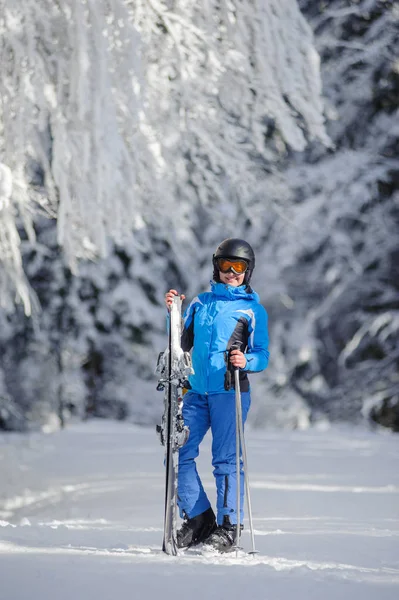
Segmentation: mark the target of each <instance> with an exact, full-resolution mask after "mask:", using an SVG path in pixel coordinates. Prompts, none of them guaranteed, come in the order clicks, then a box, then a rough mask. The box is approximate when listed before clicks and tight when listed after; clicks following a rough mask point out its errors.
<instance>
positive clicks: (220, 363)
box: [181, 281, 269, 394]
mask: <svg viewBox="0 0 399 600" xmlns="http://www.w3.org/2000/svg"><path fill="white" fill-rule="evenodd" d="M181 342H182V348H183V350H184V351H189V350H191V349H192V362H193V368H194V374H193V375H191V376H190V378H189V383H190V386H191V389H192V390H193V391H194V392H197V393H198V394H219V393H224V392H226V393H228V392H227V390H226V389H225V374H226V366H227V364H228V361H227V353H228V350H229V349H230V348H231V347H232V346H234V347H238V348H239V349H240V350H241V351H242V352H244V354H245V358H246V359H247V363H246V366H245V368H244V369H240V389H241V391H248V390H249V382H248V377H247V374H248V373H256V372H259V371H263V369H265V368H266V367H267V364H268V361H269V351H268V345H269V336H268V331H267V313H266V310H265V309H264V308H263V306H262V305H261V304H260V303H259V296H258V294H257V293H256V292H254V291H253V290H252V289H251V288H247V287H246V285H241V286H239V287H234V286H231V285H226V284H224V283H215V282H214V281H212V282H211V291H210V292H204V293H202V294H199V295H198V296H196V297H195V298H194V299H193V300H192V302H191V304H190V306H189V307H188V308H187V310H186V312H185V314H184V328H183V333H182V340H181Z"/></svg>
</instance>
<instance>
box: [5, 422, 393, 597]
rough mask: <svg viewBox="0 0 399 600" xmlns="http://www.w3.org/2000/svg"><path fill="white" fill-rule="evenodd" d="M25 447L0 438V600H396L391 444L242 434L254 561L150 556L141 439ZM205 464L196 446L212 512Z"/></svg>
mask: <svg viewBox="0 0 399 600" xmlns="http://www.w3.org/2000/svg"><path fill="white" fill-rule="evenodd" d="M24 439H25V438H23V437H21V438H16V440H17V441H16V442H15V440H14V438H10V439H8V438H7V436H0V477H1V490H0V494H1V495H0V581H1V593H0V597H1V600H25V599H26V600H28V599H29V600H32V598H33V599H37V600H46V598H47V597H48V598H50V597H51V598H52V597H54V596H56V597H57V599H61V600H64V599H65V600H66V599H67V598H68V599H69V598H72V597H73V598H82V599H84V600H91V599H93V600H94V599H95V600H98V599H101V598H105V599H108V598H110V599H111V598H112V599H113V598H114V597H115V595H116V594H118V595H121V596H125V595H126V596H127V597H132V598H141V597H146V598H150V599H152V598H164V599H165V600H169V598H170V599H172V598H175V597H176V587H175V586H176V585H181V586H182V589H183V590H184V589H186V588H187V587H189V589H190V600H191V599H193V600H197V599H198V600H199V599H200V598H201V600H203V599H204V598H225V597H228V598H241V597H242V596H243V595H246V596H247V597H251V598H256V599H257V598H259V599H260V598H262V599H263V598H272V599H281V600H284V599H288V598H291V597H292V596H293V595H295V597H296V598H306V599H308V598H309V597H315V598H316V597H319V596H322V597H323V599H324V598H327V599H330V598H331V600H333V599H334V600H336V599H339V598H348V600H349V599H352V598H353V596H354V595H359V596H361V598H362V600H369V599H370V600H371V599H373V600H374V599H376V598H377V597H378V600H385V599H389V600H390V599H392V600H393V599H395V600H397V598H398V597H399V518H398V517H399V470H398V468H397V466H398V457H399V445H398V441H399V439H398V437H397V436H394V435H382V434H374V433H367V432H362V431H351V430H348V429H347V430H342V431H339V430H331V431H328V432H319V431H307V432H303V433H301V432H253V431H248V432H247V445H248V460H249V467H250V480H251V491H252V504H253V512H254V526H255V535H256V546H257V550H258V551H259V553H258V554H256V555H255V556H252V555H248V554H246V553H244V552H239V555H238V556H236V554H235V552H234V553H232V554H229V555H224V556H223V555H213V554H209V553H206V554H202V553H201V549H196V548H194V549H190V550H188V551H185V552H181V553H180V555H179V556H177V557H170V556H167V555H165V554H164V553H163V552H162V551H161V540H162V525H163V524H162V515H163V484H164V481H163V477H164V473H163V467H162V462H163V450H162V448H161V447H160V446H159V445H158V442H157V439H156V436H155V433H154V432H153V431H152V430H148V429H142V428H139V427H135V426H132V425H127V424H120V423H109V422H98V421H93V422H89V423H85V424H80V425H75V426H73V427H70V428H69V429H67V430H66V431H64V432H60V433H57V434H53V435H51V436H44V435H43V436H39V437H36V438H35V440H34V444H33V447H32V444H27V443H26V441H24ZM210 460H211V459H210V444H209V439H208V440H205V443H204V449H203V451H202V452H201V456H200V459H199V461H198V465H199V470H200V472H201V474H203V481H204V484H205V487H206V489H207V491H208V492H209V497H210V499H211V500H214V496H215V493H214V485H213V479H212V475H211V467H210ZM242 543H243V546H244V548H245V550H246V551H249V550H250V536H249V533H248V523H245V533H244V535H243V538H242ZM21 573H23V577H21ZM174 580H175V584H174V583H173V581H174Z"/></svg>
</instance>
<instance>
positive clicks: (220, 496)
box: [178, 390, 251, 525]
mask: <svg viewBox="0 0 399 600" xmlns="http://www.w3.org/2000/svg"><path fill="white" fill-rule="evenodd" d="M235 402H236V400H235V392H234V390H232V391H231V392H228V393H225V394H207V395H201V394H197V393H196V392H193V391H189V392H187V393H186V395H185V396H184V402H183V418H184V423H185V425H188V426H189V428H190V437H189V438H188V441H187V443H186V444H185V445H184V446H183V447H182V448H180V450H179V477H178V505H179V510H180V516H181V517H183V516H184V515H186V516H187V518H189V519H191V518H193V517H196V516H197V515H200V514H201V513H203V512H204V511H206V510H207V509H208V508H209V507H210V506H211V504H210V502H209V500H208V497H207V495H206V493H205V490H204V488H203V485H202V483H201V479H200V477H199V475H198V471H197V466H196V463H195V459H196V458H197V456H198V454H199V446H200V444H201V442H202V440H203V438H204V436H205V434H206V432H207V431H208V429H209V428H211V432H212V465H213V474H214V476H215V480H216V490H217V498H216V507H217V523H218V525H221V524H222V522H223V517H224V515H228V516H229V517H230V523H232V524H234V525H235V524H237V501H236V500H237V492H236V489H237V487H236V482H237V479H236V477H237V474H236V405H235ZM250 404H251V396H250V392H241V405H242V417H243V422H244V423H245V420H246V418H247V414H248V410H249V406H250ZM240 479H241V499H240V507H241V511H240V523H242V522H243V519H244V511H243V505H244V472H243V465H242V461H241V468H240Z"/></svg>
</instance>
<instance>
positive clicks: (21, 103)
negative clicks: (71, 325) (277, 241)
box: [0, 0, 328, 311]
mask: <svg viewBox="0 0 399 600" xmlns="http://www.w3.org/2000/svg"><path fill="white" fill-rule="evenodd" d="M0 39H1V62H0V64H1V67H0V68H1V78H0V97H1V103H0V161H2V163H3V165H4V166H3V171H2V173H6V175H2V178H3V179H2V180H4V178H6V180H7V183H5V186H6V187H7V190H8V192H9V194H8V196H7V202H5V201H4V200H2V201H1V204H0V211H1V212H0V214H1V217H2V221H3V223H4V224H3V226H2V228H1V229H0V249H1V255H0V260H1V265H2V269H3V275H2V287H3V290H2V296H1V305H2V306H5V307H9V306H10V304H12V303H13V301H14V297H15V294H17V295H18V296H19V297H20V298H22V299H23V301H24V304H25V308H26V310H27V311H29V310H30V307H29V295H28V292H27V288H26V286H25V284H24V278H23V273H22V271H21V268H20V257H19V238H18V235H17V230H16V227H15V222H14V219H15V218H16V217H17V216H19V217H20V218H21V219H22V222H23V226H24V227H25V229H26V231H27V232H28V235H29V237H30V238H31V239H32V236H33V226H32V218H33V214H34V212H35V210H37V208H38V207H40V209H41V210H44V211H46V212H47V213H48V214H49V215H50V216H51V217H56V218H57V220H58V243H59V245H60V246H62V247H63V251H64V253H65V256H66V260H67V262H68V264H70V265H71V266H72V268H73V267H74V266H75V263H76V259H77V258H80V257H93V256H95V255H100V256H105V255H106V253H107V239H108V238H109V237H112V238H113V239H114V240H116V241H117V242H119V243H121V242H123V240H126V239H127V238H128V237H129V236H130V235H131V232H132V231H133V232H136V236H137V237H139V236H138V235H137V233H138V232H139V231H141V230H143V229H145V228H146V227H147V226H148V224H159V223H160V222H161V223H163V227H164V232H165V237H166V238H167V239H168V242H169V243H170V244H171V245H175V244H176V240H177V244H178V243H179V240H181V241H183V240H184V241H185V242H186V245H188V246H189V247H190V248H192V252H193V254H194V253H195V251H196V242H195V237H194V236H193V235H192V234H190V232H191V231H192V229H193V228H194V229H195V228H196V229H197V230H200V229H201V223H198V218H199V217H198V211H197V210H196V207H197V206H201V207H202V210H203V211H205V213H209V211H210V212H211V214H212V216H215V215H217V214H218V213H219V214H220V217H219V219H221V220H224V219H226V216H228V217H229V218H231V219H234V218H235V217H236V216H237V215H238V214H243V215H244V216H245V215H247V216H248V215H249V218H252V216H251V203H252V201H253V198H254V196H255V197H256V195H257V194H258V195H259V194H261V195H262V196H263V197H264V202H265V203H267V201H268V199H269V197H270V198H273V196H274V195H275V193H276V190H275V189H271V187H272V186H270V185H267V181H268V177H267V175H268V173H269V172H270V170H271V169H272V168H273V166H272V165H273V161H274V157H275V155H276V152H277V153H278V152H279V151H281V149H282V148H284V147H285V145H288V146H290V147H291V148H294V149H296V150H302V149H303V148H304V147H305V145H306V141H307V139H319V140H322V141H324V142H327V141H328V140H327V137H326V134H325V131H324V127H323V115H322V103H321V95H320V91H321V86H320V78H319V58H318V54H317V52H316V51H315V49H314V46H313V36H312V33H311V30H310V28H309V26H308V25H307V23H306V21H305V19H304V18H303V16H302V14H301V13H300V11H299V9H298V6H297V3H296V1H294V0H268V1H267V2H265V1H264V0H207V1H206V2H203V3H200V4H196V3H193V2H191V1H190V0H174V1H172V0H164V1H161V0H135V1H134V2H132V1H130V0H73V1H71V2H62V3H59V2H56V1H55V0H24V1H22V0H18V1H15V0H0ZM271 132H273V135H271V134H270V133H271ZM11 185H12V192H11ZM8 192H7V193H8ZM133 235H135V234H133ZM187 242H188V243H187ZM137 246H138V248H140V244H139V242H138V243H137ZM10 261H11V262H10ZM11 284H13V285H11Z"/></svg>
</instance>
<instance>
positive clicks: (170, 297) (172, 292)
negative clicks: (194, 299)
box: [165, 290, 185, 308]
mask: <svg viewBox="0 0 399 600" xmlns="http://www.w3.org/2000/svg"><path fill="white" fill-rule="evenodd" d="M173 296H179V292H177V291H176V290H169V292H166V294H165V304H166V306H167V307H168V308H170V307H171V306H172V303H173ZM180 298H181V300H184V299H185V295H184V294H180Z"/></svg>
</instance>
